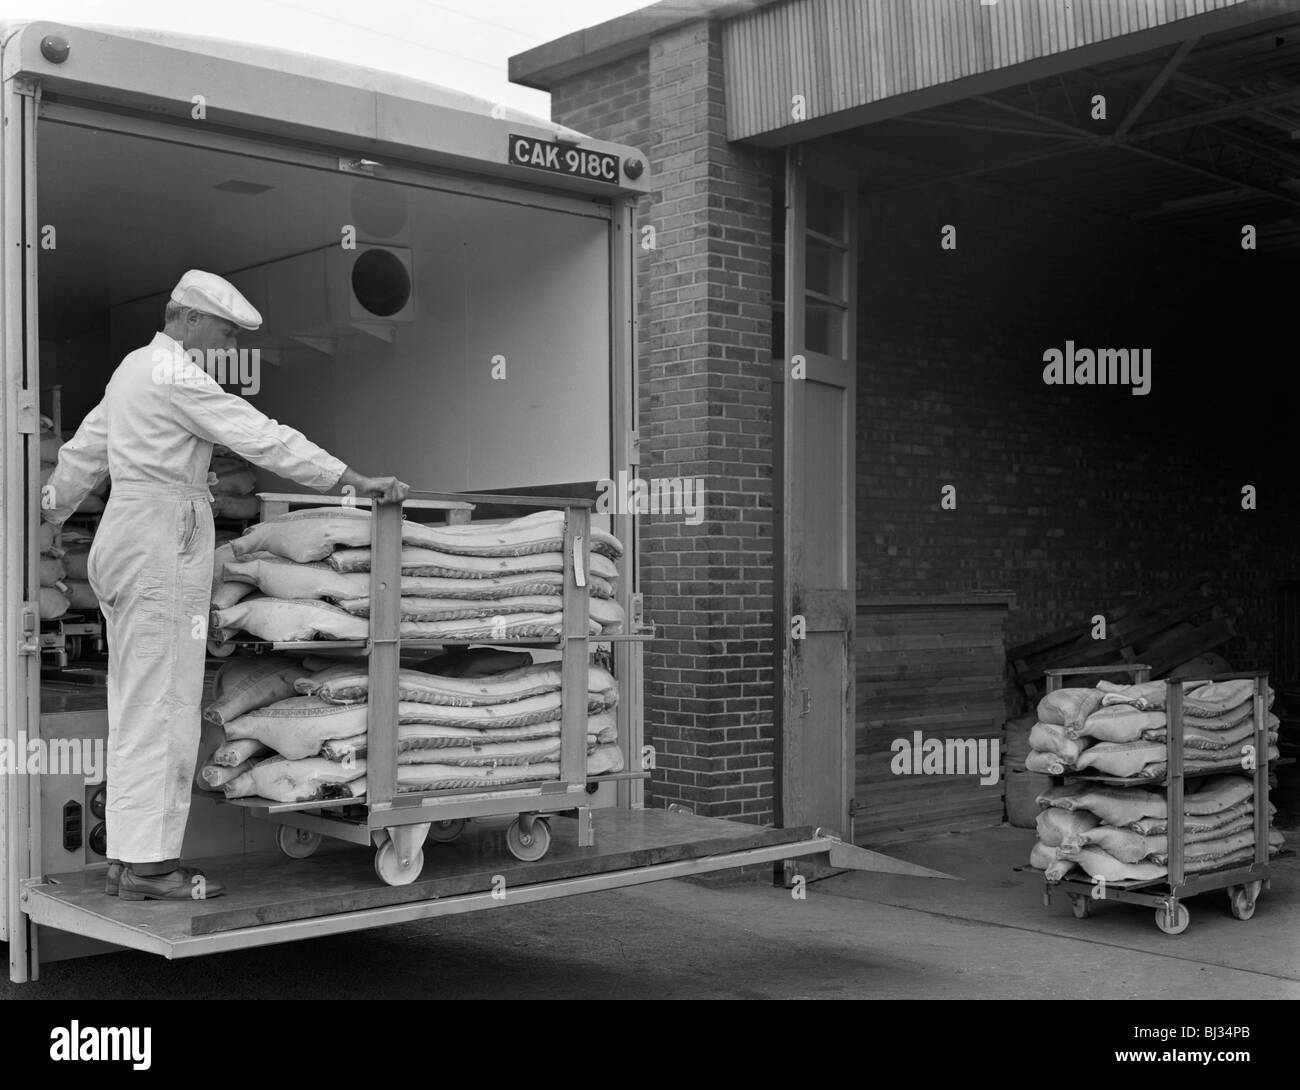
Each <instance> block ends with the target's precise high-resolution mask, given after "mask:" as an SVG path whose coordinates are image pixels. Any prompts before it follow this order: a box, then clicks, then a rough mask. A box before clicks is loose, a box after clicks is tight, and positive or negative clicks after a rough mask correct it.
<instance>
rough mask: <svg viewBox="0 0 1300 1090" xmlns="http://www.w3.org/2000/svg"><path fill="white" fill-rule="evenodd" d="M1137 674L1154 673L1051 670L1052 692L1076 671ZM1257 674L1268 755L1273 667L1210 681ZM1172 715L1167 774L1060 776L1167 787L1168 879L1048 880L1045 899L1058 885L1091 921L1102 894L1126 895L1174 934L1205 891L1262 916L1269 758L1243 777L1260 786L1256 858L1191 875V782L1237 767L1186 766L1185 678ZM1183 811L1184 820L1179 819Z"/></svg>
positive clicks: (1258, 710)
mask: <svg viewBox="0 0 1300 1090" xmlns="http://www.w3.org/2000/svg"><path fill="white" fill-rule="evenodd" d="M1107 673H1110V674H1114V673H1132V675H1133V678H1134V681H1135V682H1137V683H1142V682H1145V681H1149V680H1150V678H1151V667H1149V666H1146V665H1141V664H1131V665H1123V666H1102V667H1098V666H1086V667H1078V668H1072V669H1061V670H1048V671H1047V691H1048V692H1049V693H1050V692H1055V691H1056V690H1057V689H1060V688H1062V686H1063V685H1064V681H1065V678H1067V677H1069V676H1071V675H1078V674H1087V675H1096V674H1107ZM1247 678H1249V679H1253V680H1254V683H1255V691H1254V709H1253V715H1254V719H1253V722H1254V727H1255V735H1254V739H1253V745H1254V754H1255V755H1266V754H1267V753H1268V724H1267V713H1268V707H1267V696H1268V672H1267V671H1265V670H1254V671H1247V672H1234V673H1226V674H1215V675H1213V676H1211V677H1209V678H1207V679H1204V680H1208V681H1235V680H1243V679H1247ZM1165 713H1166V715H1167V717H1168V726H1167V732H1166V736H1165V737H1166V740H1167V743H1168V764H1167V771H1166V775H1165V778H1164V779H1163V780H1156V781H1147V780H1134V779H1132V778H1128V779H1124V778H1119V777H1114V776H1092V775H1089V774H1087V773H1078V774H1068V775H1067V776H1065V777H1057V778H1056V782H1064V781H1065V780H1073V781H1078V780H1088V781H1090V782H1095V783H1103V784H1107V785H1110V786H1114V787H1146V788H1159V787H1163V788H1164V791H1165V800H1166V805H1167V808H1168V812H1169V815H1170V821H1169V831H1168V839H1169V867H1168V871H1169V873H1168V876H1167V877H1166V878H1161V879H1156V880H1154V881H1136V880H1135V881H1126V882H1106V883H1105V884H1104V885H1101V884H1094V883H1093V882H1091V881H1089V880H1088V879H1086V878H1073V877H1066V878H1063V879H1061V880H1060V881H1059V882H1056V883H1052V882H1047V883H1046V884H1045V886H1044V892H1043V903H1044V904H1047V905H1050V904H1051V903H1052V892H1053V889H1056V890H1059V891H1061V892H1064V893H1066V894H1067V895H1068V896H1069V898H1070V904H1071V907H1072V908H1073V909H1074V914H1075V916H1077V917H1078V918H1079V919H1086V918H1087V917H1088V916H1090V915H1091V914H1092V905H1093V901H1095V900H1110V901H1123V902H1126V903H1128V904H1137V905H1146V906H1148V907H1150V908H1154V909H1155V910H1156V926H1157V927H1159V928H1160V930H1161V931H1163V932H1164V933H1165V934H1167V935H1181V934H1182V933H1183V932H1184V931H1186V930H1187V926H1188V923H1189V922H1190V919H1191V917H1190V913H1189V912H1188V911H1187V906H1186V905H1185V904H1183V901H1184V900H1185V899H1186V898H1188V897H1192V896H1194V895H1196V894H1198V893H1205V892H1208V891H1211V890H1216V889H1222V890H1226V891H1227V894H1228V901H1229V904H1230V906H1231V909H1232V914H1233V915H1234V916H1235V917H1236V918H1237V919H1239V920H1249V919H1250V918H1251V916H1253V915H1254V914H1255V902H1256V900H1257V899H1258V898H1259V895H1260V893H1261V892H1262V891H1263V890H1264V889H1267V888H1268V885H1269V862H1268V830H1269V814H1268V761H1267V760H1263V759H1261V760H1254V761H1248V762H1246V763H1245V764H1243V767H1242V770H1241V773H1242V775H1249V776H1250V777H1251V780H1252V782H1253V784H1254V789H1255V794H1254V798H1255V808H1254V809H1255V828H1254V834H1255V836H1254V841H1255V842H1254V847H1255V856H1254V859H1253V860H1251V862H1249V863H1237V864H1230V865H1228V866H1227V867H1224V868H1222V869H1217V870H1209V871H1202V872H1200V873H1198V874H1191V875H1189V874H1187V873H1186V869H1185V864H1186V860H1185V858H1184V829H1183V822H1182V820H1181V818H1182V815H1183V795H1184V792H1185V789H1186V781H1187V780H1189V779H1194V778H1197V777H1201V776H1221V775H1224V774H1225V773H1230V772H1231V771H1232V770H1225V769H1222V768H1218V769H1213V770H1211V771H1207V772H1186V771H1184V768H1183V753H1184V751H1183V687H1182V683H1181V681H1167V682H1166V693H1165ZM1175 816H1177V817H1178V818H1179V820H1177V821H1175V820H1173V818H1174V817H1175Z"/></svg>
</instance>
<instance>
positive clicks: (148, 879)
mask: <svg viewBox="0 0 1300 1090" xmlns="http://www.w3.org/2000/svg"><path fill="white" fill-rule="evenodd" d="M196 878H198V879H201V881H195V879H196ZM225 892H226V887H225V886H223V885H222V884H221V883H220V882H218V881H215V880H214V879H212V878H207V877H205V876H204V874H203V872H202V871H201V870H199V869H198V868H196V867H177V868H176V869H175V870H172V871H168V872H167V873H166V874H136V873H135V871H133V870H132V869H131V868H130V867H127V868H126V869H125V870H124V871H123V872H122V878H121V882H120V884H119V886H118V896H119V897H120V898H121V899H122V900H123V901H191V900H193V901H203V900H207V899H208V898H209V897H220V896H221V895H222V894H223V893H225Z"/></svg>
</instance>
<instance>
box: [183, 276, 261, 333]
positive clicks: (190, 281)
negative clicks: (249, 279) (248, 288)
mask: <svg viewBox="0 0 1300 1090" xmlns="http://www.w3.org/2000/svg"><path fill="white" fill-rule="evenodd" d="M172 302H173V303H180V305H181V306H183V307H191V308H193V309H194V310H201V311H203V312H204V313H205V314H212V315H215V316H216V317H218V318H224V319H225V320H226V321H228V322H234V323H235V325H237V326H239V328H240V329H257V328H259V327H260V326H261V324H262V316H261V315H260V314H258V313H257V308H256V307H254V306H253V304H252V303H250V302H249V301H248V300H247V299H245V298H244V297H243V296H242V295H240V294H239V291H238V290H237V289H236V288H235V285H234V284H232V283H230V281H228V280H222V279H221V277H219V276H216V275H214V274H213V273H210V272H203V271H202V270H201V269H191V270H190V271H189V272H187V273H186V274H185V275H184V276H182V277H181V279H180V282H179V283H178V284H177V285H176V287H175V288H173V289H172Z"/></svg>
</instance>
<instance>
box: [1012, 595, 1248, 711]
mask: <svg viewBox="0 0 1300 1090" xmlns="http://www.w3.org/2000/svg"><path fill="white" fill-rule="evenodd" d="M1099 612H1100V613H1101V614H1102V616H1104V617H1105V618H1106V638H1105V639H1095V638H1094V637H1093V631H1092V623H1091V621H1090V620H1089V621H1087V622H1085V623H1079V624H1075V625H1072V626H1071V627H1069V628H1063V629H1061V630H1059V631H1057V632H1052V633H1049V634H1048V635H1046V636H1042V637H1040V638H1039V639H1036V640H1033V641H1031V642H1029V643H1024V644H1020V645H1018V646H1016V647H1012V648H1010V649H1008V651H1007V658H1008V659H1009V660H1010V662H1011V667H1012V672H1013V674H1014V676H1015V679H1016V682H1017V684H1019V686H1020V688H1021V690H1022V691H1023V692H1024V694H1025V696H1026V697H1027V698H1028V699H1029V700H1030V701H1037V700H1038V699H1040V698H1041V697H1042V695H1043V693H1044V692H1045V684H1044V677H1045V675H1046V672H1047V671H1048V670H1053V669H1068V668H1076V667H1081V666H1107V665H1116V664H1119V663H1124V662H1142V663H1145V664H1147V665H1149V666H1150V667H1151V668H1152V675H1151V676H1152V677H1161V676H1163V675H1164V674H1166V673H1168V672H1169V671H1170V670H1172V669H1173V668H1174V667H1175V666H1177V665H1178V664H1179V663H1183V662H1187V661H1188V660H1190V659H1194V658H1196V657H1197V656H1200V655H1205V654H1207V653H1209V652H1210V651H1213V650H1214V649H1215V648H1216V647H1221V646H1222V645H1223V644H1225V643H1227V642H1228V641H1229V640H1230V639H1232V637H1233V636H1234V635H1235V634H1236V629H1235V628H1234V627H1233V624H1232V619H1231V618H1230V617H1229V616H1228V615H1227V612H1226V610H1225V608H1224V606H1223V602H1222V600H1221V599H1220V598H1219V597H1218V596H1217V595H1216V594H1215V592H1214V588H1213V586H1212V585H1211V583H1210V580H1209V578H1208V577H1206V576H1197V577H1195V578H1193V579H1190V580H1188V581H1187V582H1185V583H1183V584H1181V585H1179V586H1176V587H1173V588H1171V589H1170V590H1167V591H1163V592H1161V593H1160V594H1155V595H1152V596H1150V597H1147V598H1143V599H1140V600H1130V601H1124V602H1119V603H1116V604H1115V605H1113V606H1112V607H1111V608H1109V609H1106V610H1099ZM1100 676H1101V675H1098V678H1099V677H1100ZM1098 678H1094V677H1087V676H1083V675H1080V676H1078V677H1076V678H1075V680H1074V681H1072V684H1075V685H1082V686H1089V685H1092V684H1094V683H1095V682H1096V681H1097V680H1098Z"/></svg>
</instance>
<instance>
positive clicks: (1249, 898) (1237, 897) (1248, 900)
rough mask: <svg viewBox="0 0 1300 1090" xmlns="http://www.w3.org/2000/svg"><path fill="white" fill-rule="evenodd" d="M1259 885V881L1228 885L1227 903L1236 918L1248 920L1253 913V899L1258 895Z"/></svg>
mask: <svg viewBox="0 0 1300 1090" xmlns="http://www.w3.org/2000/svg"><path fill="white" fill-rule="evenodd" d="M1261 885H1262V883H1260V882H1251V883H1250V884H1249V885H1245V886H1229V887H1228V905H1229V906H1230V907H1231V909H1232V914H1233V915H1234V916H1235V917H1236V918H1237V919H1239V920H1249V919H1250V918H1251V917H1252V916H1253V915H1255V899H1256V898H1257V897H1258V896H1259V890H1260V887H1261Z"/></svg>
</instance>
